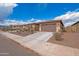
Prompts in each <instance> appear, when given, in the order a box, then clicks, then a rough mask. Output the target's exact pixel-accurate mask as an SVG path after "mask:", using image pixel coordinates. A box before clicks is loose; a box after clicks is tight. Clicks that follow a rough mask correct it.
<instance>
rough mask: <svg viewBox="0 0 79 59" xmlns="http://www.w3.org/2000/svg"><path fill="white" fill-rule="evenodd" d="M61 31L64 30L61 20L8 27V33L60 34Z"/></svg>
mask: <svg viewBox="0 0 79 59" xmlns="http://www.w3.org/2000/svg"><path fill="white" fill-rule="evenodd" d="M63 30H64V25H63V23H62V21H61V20H54V21H45V22H39V23H31V24H25V25H11V26H9V31H44V32H45V31H46V32H62V31H63Z"/></svg>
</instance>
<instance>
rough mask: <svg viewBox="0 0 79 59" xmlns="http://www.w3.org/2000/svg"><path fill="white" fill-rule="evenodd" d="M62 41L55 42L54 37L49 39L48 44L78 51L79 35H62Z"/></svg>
mask: <svg viewBox="0 0 79 59" xmlns="http://www.w3.org/2000/svg"><path fill="white" fill-rule="evenodd" d="M61 38H62V40H60V41H57V40H55V39H54V37H51V38H50V39H49V40H48V42H50V43H55V44H60V45H65V46H69V47H72V48H78V49H79V33H65V32H64V33H62V35H61Z"/></svg>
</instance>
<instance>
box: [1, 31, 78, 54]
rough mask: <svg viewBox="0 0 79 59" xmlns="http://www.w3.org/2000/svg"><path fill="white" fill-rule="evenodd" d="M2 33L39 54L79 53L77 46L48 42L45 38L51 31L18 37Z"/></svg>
mask: <svg viewBox="0 0 79 59" xmlns="http://www.w3.org/2000/svg"><path fill="white" fill-rule="evenodd" d="M2 34H3V35H5V36H7V37H8V38H11V39H12V40H14V41H17V42H18V43H20V44H21V45H22V46H24V47H28V48H30V49H32V50H34V51H35V52H37V53H39V54H40V55H44V56H45V55H47V56H48V55H49V56H51V55H65V56H66V55H70V56H71V55H76V56H77V55H79V49H77V48H72V47H68V46H63V45H59V44H54V43H48V42H47V40H48V39H49V38H50V37H51V36H52V33H51V32H38V33H35V34H32V35H29V36H26V37H19V36H17V35H13V34H10V33H2ZM10 35H12V36H10ZM14 36H15V37H14ZM16 37H17V38H16Z"/></svg>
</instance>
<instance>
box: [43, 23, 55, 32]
mask: <svg viewBox="0 0 79 59" xmlns="http://www.w3.org/2000/svg"><path fill="white" fill-rule="evenodd" d="M42 31H50V32H52V31H53V32H55V31H56V25H49V24H48V25H42Z"/></svg>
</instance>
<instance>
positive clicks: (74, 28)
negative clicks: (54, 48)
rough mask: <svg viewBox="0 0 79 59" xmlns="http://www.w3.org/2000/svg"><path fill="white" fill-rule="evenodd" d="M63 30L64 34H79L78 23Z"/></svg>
mask: <svg viewBox="0 0 79 59" xmlns="http://www.w3.org/2000/svg"><path fill="white" fill-rule="evenodd" d="M65 30H66V32H79V23H77V24H75V25H72V26H69V27H66V28H65Z"/></svg>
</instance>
